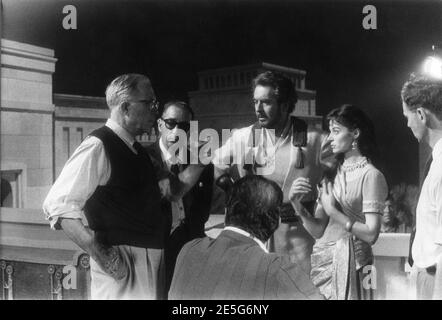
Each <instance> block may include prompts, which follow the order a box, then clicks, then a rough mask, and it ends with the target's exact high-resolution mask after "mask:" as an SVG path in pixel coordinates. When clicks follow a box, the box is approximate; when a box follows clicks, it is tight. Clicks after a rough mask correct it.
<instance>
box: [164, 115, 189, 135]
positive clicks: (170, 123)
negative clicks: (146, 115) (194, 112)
mask: <svg viewBox="0 0 442 320" xmlns="http://www.w3.org/2000/svg"><path fill="white" fill-rule="evenodd" d="M161 120H163V121H164V123H165V125H166V128H167V129H169V130H173V129H174V128H175V127H178V129H181V130H184V131H185V132H187V131H189V129H190V122H189V121H183V122H178V121H176V120H175V119H164V118H161Z"/></svg>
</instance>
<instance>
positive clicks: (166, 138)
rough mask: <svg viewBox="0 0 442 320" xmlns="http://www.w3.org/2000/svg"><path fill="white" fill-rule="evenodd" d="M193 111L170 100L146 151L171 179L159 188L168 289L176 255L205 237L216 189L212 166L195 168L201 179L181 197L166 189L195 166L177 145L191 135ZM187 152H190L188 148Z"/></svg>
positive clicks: (195, 177) (163, 180) (182, 103)
mask: <svg viewBox="0 0 442 320" xmlns="http://www.w3.org/2000/svg"><path fill="white" fill-rule="evenodd" d="M193 118H194V114H193V110H192V109H191V108H190V106H189V105H188V104H187V103H185V102H182V101H170V102H167V103H166V104H165V105H164V108H163V110H162V114H161V117H160V118H159V119H158V121H157V122H158V131H159V139H158V140H157V142H156V143H154V144H152V145H150V146H149V147H148V148H147V150H148V152H149V154H150V155H151V158H152V159H153V161H154V163H157V164H158V165H159V168H158V170H157V171H163V170H167V171H168V172H169V173H170V176H169V177H168V179H162V180H161V181H160V189H161V190H162V193H163V194H164V195H165V198H164V201H162V208H163V211H164V212H165V213H166V214H167V218H168V225H167V233H168V234H170V236H169V237H168V238H167V240H166V247H165V264H166V289H168V288H169V286H170V283H171V281H172V276H173V272H174V267H175V262H176V258H177V256H178V253H179V252H180V250H181V248H182V247H183V246H184V244H186V243H187V242H188V241H191V240H193V239H196V238H201V237H204V236H205V232H204V225H205V223H206V222H207V220H208V219H209V213H210V209H211V200H212V191H213V188H212V187H213V165H212V164H210V165H208V166H206V167H205V169H204V171H202V172H201V171H195V170H194V171H193V173H191V174H193V175H194V179H195V181H196V179H198V181H197V182H196V183H195V185H194V186H193V187H192V189H191V190H189V192H187V193H186V194H184V195H183V196H182V197H172V196H169V195H168V194H167V192H166V191H164V189H166V188H167V186H168V184H170V183H174V180H175V181H176V178H177V177H179V175H180V174H182V173H183V172H184V171H185V170H190V169H192V167H194V166H195V165H189V161H190V155H189V154H187V156H186V157H185V158H184V159H187V161H184V159H181V158H180V156H179V154H176V153H175V151H178V150H179V149H178V148H174V145H175V144H176V143H177V142H178V141H179V140H180V139H179V135H180V134H181V135H182V136H184V135H185V136H186V138H188V136H189V129H190V121H191V120H193ZM186 152H187V153H189V151H188V150H187V149H186Z"/></svg>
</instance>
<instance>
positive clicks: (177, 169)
mask: <svg viewBox="0 0 442 320" xmlns="http://www.w3.org/2000/svg"><path fill="white" fill-rule="evenodd" d="M170 172H172V173H173V174H175V175H178V174H179V173H180V165H179V164H177V163H176V164H173V165H171V166H170Z"/></svg>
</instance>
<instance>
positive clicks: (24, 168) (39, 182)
mask: <svg viewBox="0 0 442 320" xmlns="http://www.w3.org/2000/svg"><path fill="white" fill-rule="evenodd" d="M56 61H57V59H55V58H54V51H53V50H51V49H46V48H42V47H37V46H32V45H28V44H23V43H19V42H15V41H10V40H5V39H2V40H1V107H0V118H1V129H0V132H1V136H0V144H1V154H0V156H1V165H0V169H1V171H2V173H4V174H6V175H7V176H8V177H9V178H10V179H16V184H15V185H14V188H16V189H15V192H16V195H15V198H16V201H15V202H14V206H18V207H24V208H39V207H41V202H42V198H43V197H44V195H45V194H46V193H47V191H48V189H49V187H50V185H51V184H52V179H53V152H52V150H53V112H54V105H53V103H52V74H53V73H54V71H55V63H56ZM2 175H3V174H2Z"/></svg>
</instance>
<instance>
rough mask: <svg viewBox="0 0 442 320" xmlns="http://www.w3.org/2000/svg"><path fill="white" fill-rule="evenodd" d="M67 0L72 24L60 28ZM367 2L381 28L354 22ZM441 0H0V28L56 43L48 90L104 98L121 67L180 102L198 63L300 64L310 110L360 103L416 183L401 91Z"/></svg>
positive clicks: (429, 38) (385, 149) (436, 31)
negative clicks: (313, 96) (73, 13)
mask: <svg viewBox="0 0 442 320" xmlns="http://www.w3.org/2000/svg"><path fill="white" fill-rule="evenodd" d="M65 4H74V5H75V6H76V8H77V13H78V30H75V31H74V30H64V29H63V28H62V19H63V14H62V8H63V6H64V5H65ZM366 4H374V5H375V6H376V8H377V11H378V29H377V30H370V31H367V30H364V29H363V28H362V19H363V16H364V15H363V14H362V8H363V6H364V5H366ZM441 14H442V7H441V2H440V1H431V2H430V1H407V2H400V1H382V2H359V1H352V2H350V1H348V2H344V1H339V2H336V1H333V2H331V1H330V2H319V1H310V2H308V3H307V2H299V1H262V0H261V1H202V0H201V1H196V0H192V1H168V0H166V1H165V0H163V1H159V0H158V1H73V0H72V1H55V0H52V1H49V0H46V1H45V0H39V1H32V0H3V18H4V23H3V26H4V30H3V37H4V38H7V39H11V40H16V41H24V42H28V43H31V44H35V45H40V46H44V47H49V48H53V49H54V50H55V55H56V57H57V58H58V62H57V65H56V72H55V74H54V92H57V93H69V94H81V95H93V96H102V95H103V92H104V89H105V86H106V84H107V83H108V82H109V81H110V80H111V79H112V78H114V77H115V76H116V75H118V74H121V73H126V72H138V73H144V74H147V75H148V76H149V77H150V78H151V79H152V81H153V84H154V88H155V90H156V92H157V95H158V96H159V98H160V100H161V101H163V102H164V101H165V100H168V99H170V98H172V97H175V98H181V99H186V97H187V92H188V91H192V90H196V89H197V72H198V71H201V70H205V69H208V68H219V67H228V66H234V65H241V64H249V63H254V62H263V61H265V62H270V63H275V64H280V65H285V66H289V67H294V68H299V69H303V70H306V71H307V88H309V89H313V90H316V91H317V111H318V113H319V114H322V115H323V114H325V113H326V112H327V111H329V110H330V109H332V108H334V107H337V106H339V105H340V104H342V103H354V104H356V105H358V106H360V107H361V108H363V109H364V110H365V111H366V112H367V113H368V114H369V116H370V117H371V118H372V119H373V121H374V122H375V124H376V127H377V136H378V143H379V146H380V151H381V154H382V157H383V160H384V173H385V175H386V177H387V180H388V182H389V184H390V186H392V185H394V184H396V183H399V182H408V183H417V179H418V158H417V152H418V146H417V143H416V142H415V140H414V138H413V136H412V135H411V133H410V132H409V131H408V129H407V128H406V123H405V120H404V119H403V117H402V110H401V102H400V94H399V92H400V88H401V86H402V83H403V82H404V80H406V78H407V75H408V74H409V73H410V72H411V71H414V70H417V69H418V68H419V67H420V63H421V62H422V61H423V59H424V58H425V56H426V55H427V54H428V53H429V50H430V49H431V45H432V44H435V43H441V42H442V27H441V21H442V20H441V18H442V17H441Z"/></svg>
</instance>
